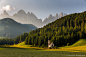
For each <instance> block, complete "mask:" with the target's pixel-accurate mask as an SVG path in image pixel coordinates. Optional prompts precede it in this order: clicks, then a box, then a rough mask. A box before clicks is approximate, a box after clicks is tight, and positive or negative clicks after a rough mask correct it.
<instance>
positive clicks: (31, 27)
mask: <svg viewBox="0 0 86 57" xmlns="http://www.w3.org/2000/svg"><path fill="white" fill-rule="evenodd" d="M22 25H23V26H25V27H28V28H30V29H32V30H35V29H38V28H37V27H36V26H34V25H32V24H22Z"/></svg>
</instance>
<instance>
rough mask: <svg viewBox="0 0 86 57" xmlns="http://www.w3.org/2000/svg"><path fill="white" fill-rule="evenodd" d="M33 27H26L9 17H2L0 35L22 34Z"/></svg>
mask: <svg viewBox="0 0 86 57" xmlns="http://www.w3.org/2000/svg"><path fill="white" fill-rule="evenodd" d="M33 29H35V28H34V27H33V25H32V27H31V26H30V28H29V27H26V26H23V25H22V24H20V23H18V22H16V21H14V20H13V19H10V18H4V19H1V20H0V36H1V37H5V38H15V37H16V36H18V35H21V34H23V33H24V32H30V31H31V30H33Z"/></svg>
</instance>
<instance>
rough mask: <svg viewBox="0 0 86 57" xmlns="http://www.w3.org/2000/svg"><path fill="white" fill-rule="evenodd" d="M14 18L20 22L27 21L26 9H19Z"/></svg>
mask: <svg viewBox="0 0 86 57" xmlns="http://www.w3.org/2000/svg"><path fill="white" fill-rule="evenodd" d="M13 19H15V20H16V21H18V22H20V23H25V22H26V21H27V15H26V13H25V11H23V10H20V11H18V13H17V14H14V15H13Z"/></svg>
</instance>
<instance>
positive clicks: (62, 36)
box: [25, 12, 86, 47]
mask: <svg viewBox="0 0 86 57" xmlns="http://www.w3.org/2000/svg"><path fill="white" fill-rule="evenodd" d="M83 38H86V12H82V13H74V14H70V15H67V16H65V17H62V18H60V19H57V20H56V21H54V22H52V23H49V24H48V25H46V26H44V27H43V28H39V29H36V30H33V31H31V32H30V33H29V35H28V36H27V37H26V39H25V44H27V45H28V44H30V45H34V46H46V47H47V43H48V39H50V40H51V42H54V45H55V46H65V45H72V44H73V43H75V42H76V41H77V40H79V39H83Z"/></svg>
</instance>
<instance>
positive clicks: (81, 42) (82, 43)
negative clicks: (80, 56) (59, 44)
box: [71, 39, 86, 47]
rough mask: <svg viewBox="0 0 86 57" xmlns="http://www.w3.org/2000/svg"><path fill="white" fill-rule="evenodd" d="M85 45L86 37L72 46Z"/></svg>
mask: <svg viewBox="0 0 86 57" xmlns="http://www.w3.org/2000/svg"><path fill="white" fill-rule="evenodd" d="M84 45H86V39H79V40H78V41H77V42H75V43H74V44H73V45H71V46H72V47H76V46H84Z"/></svg>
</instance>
